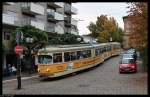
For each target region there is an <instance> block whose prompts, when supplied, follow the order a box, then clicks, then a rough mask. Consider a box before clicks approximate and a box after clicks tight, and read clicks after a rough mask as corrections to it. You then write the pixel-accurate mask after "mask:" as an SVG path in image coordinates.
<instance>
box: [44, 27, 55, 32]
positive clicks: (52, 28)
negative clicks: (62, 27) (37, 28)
mask: <svg viewBox="0 0 150 97" xmlns="http://www.w3.org/2000/svg"><path fill="white" fill-rule="evenodd" d="M46 31H47V32H50V33H56V31H55V27H54V26H53V27H51V26H47V28H46Z"/></svg>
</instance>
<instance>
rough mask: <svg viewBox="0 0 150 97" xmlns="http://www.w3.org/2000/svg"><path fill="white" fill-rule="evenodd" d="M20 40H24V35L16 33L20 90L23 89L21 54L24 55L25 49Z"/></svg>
mask: <svg viewBox="0 0 150 97" xmlns="http://www.w3.org/2000/svg"><path fill="white" fill-rule="evenodd" d="M20 40H23V33H22V32H17V33H16V43H17V46H16V47H15V53H16V54H17V55H18V56H17V82H18V87H17V88H18V89H21V54H22V53H23V47H22V46H21V45H19V44H20Z"/></svg>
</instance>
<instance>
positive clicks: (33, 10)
mask: <svg viewBox="0 0 150 97" xmlns="http://www.w3.org/2000/svg"><path fill="white" fill-rule="evenodd" d="M22 12H23V13H26V14H31V15H37V14H38V15H44V7H43V6H41V5H39V4H35V3H22Z"/></svg>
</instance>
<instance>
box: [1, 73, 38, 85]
mask: <svg viewBox="0 0 150 97" xmlns="http://www.w3.org/2000/svg"><path fill="white" fill-rule="evenodd" d="M36 77H39V75H34V76H31V77H22V78H21V80H27V79H31V78H36ZM15 80H17V78H15V79H10V80H5V81H3V83H7V82H11V81H15Z"/></svg>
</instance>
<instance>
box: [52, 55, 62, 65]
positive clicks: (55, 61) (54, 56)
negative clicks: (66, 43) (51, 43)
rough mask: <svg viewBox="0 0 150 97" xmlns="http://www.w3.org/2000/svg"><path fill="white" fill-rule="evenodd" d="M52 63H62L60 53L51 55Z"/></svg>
mask: <svg viewBox="0 0 150 97" xmlns="http://www.w3.org/2000/svg"><path fill="white" fill-rule="evenodd" d="M53 62H54V63H58V62H62V53H56V54H53Z"/></svg>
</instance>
